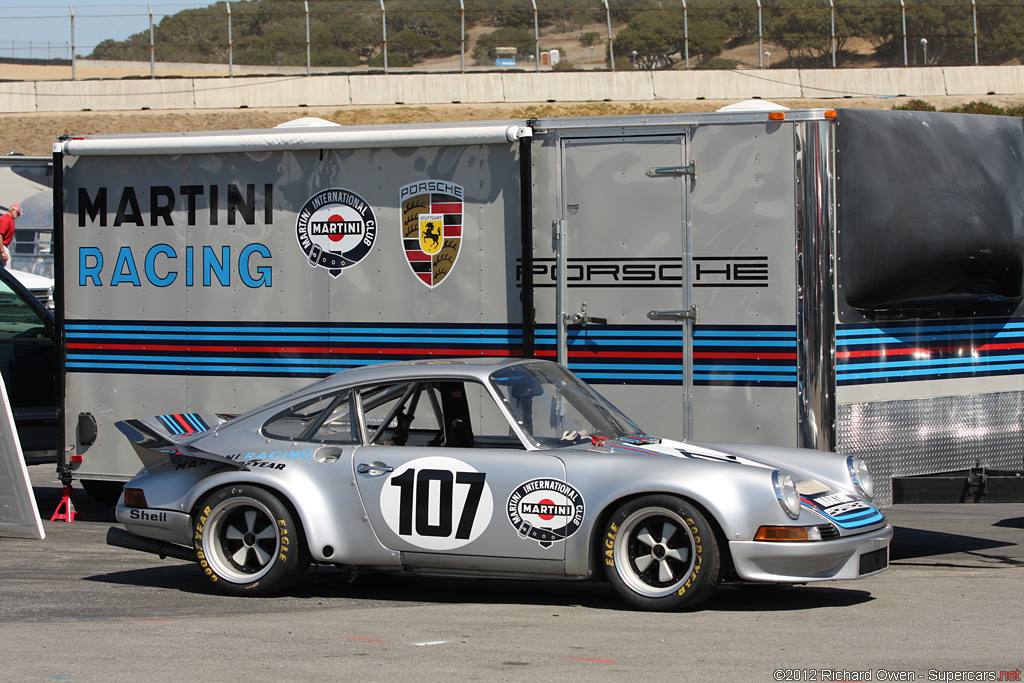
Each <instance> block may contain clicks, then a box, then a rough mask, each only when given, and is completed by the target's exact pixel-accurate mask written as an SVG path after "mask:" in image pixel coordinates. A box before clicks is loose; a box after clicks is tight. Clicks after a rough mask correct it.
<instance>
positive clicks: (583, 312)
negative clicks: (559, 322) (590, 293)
mask: <svg viewBox="0 0 1024 683" xmlns="http://www.w3.org/2000/svg"><path fill="white" fill-rule="evenodd" d="M562 319H563V320H565V322H566V324H567V325H583V326H587V325H607V324H608V318H595V317H593V316H589V315H587V302H586V301H584V302H583V305H582V306H580V312H579V313H563V314H562Z"/></svg>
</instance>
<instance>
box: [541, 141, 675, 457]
mask: <svg viewBox="0 0 1024 683" xmlns="http://www.w3.org/2000/svg"><path fill="white" fill-rule="evenodd" d="M561 154H562V163H561V167H562V169H563V171H562V179H561V180H562V183H561V184H562V196H563V197H564V199H565V201H564V202H560V206H559V211H560V212H561V214H560V216H559V217H558V220H556V221H555V225H554V232H555V242H554V245H555V261H556V263H555V264H554V268H553V269H552V272H554V273H555V274H556V277H555V279H556V283H555V284H556V292H557V293H556V297H555V299H556V303H555V310H556V311H558V312H560V314H559V315H558V316H557V317H558V320H556V321H555V324H556V337H557V355H558V359H559V361H560V362H562V363H564V364H567V365H568V366H569V367H570V368H571V369H572V370H573V371H574V372H576V373H577V374H578V375H579V376H580V377H582V378H583V379H584V380H586V381H587V382H588V383H590V384H594V385H597V388H598V390H599V391H601V392H602V393H603V394H605V395H606V396H607V397H608V398H609V399H610V400H611V401H612V402H615V403H617V404H618V405H619V406H620V407H621V408H622V409H623V410H624V411H625V412H626V413H627V414H628V415H630V416H632V417H633V418H634V419H635V420H636V421H637V422H638V423H639V424H640V425H641V426H645V425H657V424H662V425H664V424H672V425H679V429H678V430H677V431H676V432H674V433H671V434H668V433H666V434H664V436H670V437H674V438H684V437H687V436H689V435H690V433H691V418H690V409H689V397H690V393H691V392H690V387H691V377H692V372H691V368H692V353H691V337H692V332H693V323H694V314H693V311H692V310H691V302H690V287H689V273H690V236H689V220H688V219H689V209H688V201H687V196H688V194H689V191H690V184H691V181H692V168H691V167H689V166H688V164H689V159H688V156H689V155H688V141H687V137H686V136H685V135H671V136H658V137H646V138H586V139H563V141H562V149H561ZM638 389H639V390H638Z"/></svg>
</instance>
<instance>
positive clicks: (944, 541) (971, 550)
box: [889, 519, 1021, 565]
mask: <svg viewBox="0 0 1024 683" xmlns="http://www.w3.org/2000/svg"><path fill="white" fill-rule="evenodd" d="M1020 521H1021V520H1020V519H1016V520H1003V522H997V523H996V524H994V525H993V526H1010V525H1011V524H1016V523H1020ZM1006 523H1010V524H1006ZM894 531H895V533H894V535H893V540H892V545H891V546H890V548H889V560H890V561H891V562H894V563H895V562H901V561H907V560H915V559H920V558H927V557H938V556H942V555H950V554H954V553H964V554H967V555H979V554H980V551H982V550H992V549H994V548H1006V547H1011V546H1015V545H1017V544H1015V543H1010V542H1007V541H997V540H994V539H991V538H981V537H978V536H964V535H962V534H949V533H946V532H943V531H931V530H928V529H914V528H910V527H901V526H897V527H895V530H894ZM984 557H986V558H989V559H993V558H996V559H998V558H999V557H1003V559H1004V560H1005V562H1006V564H1010V565H1016V564H1021V562H1020V561H1018V560H1014V559H1012V558H1010V557H1004V556H998V555H984Z"/></svg>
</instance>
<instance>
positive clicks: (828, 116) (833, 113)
mask: <svg viewBox="0 0 1024 683" xmlns="http://www.w3.org/2000/svg"><path fill="white" fill-rule="evenodd" d="M837 116H839V114H838V112H836V110H835V109H826V110H825V118H826V119H834V118H836V117H837Z"/></svg>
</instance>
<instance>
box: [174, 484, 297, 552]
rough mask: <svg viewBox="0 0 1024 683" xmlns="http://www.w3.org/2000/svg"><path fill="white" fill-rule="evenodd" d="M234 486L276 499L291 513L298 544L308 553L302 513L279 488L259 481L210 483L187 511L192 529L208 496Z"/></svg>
mask: <svg viewBox="0 0 1024 683" xmlns="http://www.w3.org/2000/svg"><path fill="white" fill-rule="evenodd" d="M234 485H238V486H252V487H254V488H258V489H262V490H264V491H266V492H267V493H269V494H271V495H273V496H274V497H275V498H277V499H278V500H279V501H280V502H281V505H284V506H285V508H287V509H288V512H289V513H291V515H292V519H294V520H295V523H296V524H297V525H298V529H297V531H298V533H299V541H300V543H302V544H303V545H304V546H305V550H306V552H307V553H308V552H310V545H309V535H308V534H307V533H306V522H305V520H304V518H303V515H302V513H301V511H300V508H299V507H298V506H297V505H295V503H294V501H292V499H291V497H290V496H288V494H287V493H285V492H284V490H282V489H281V488H279V487H276V486H272V485H270V484H268V483H267V482H265V481H260V480H234V481H221V482H216V483H212V484H211V485H210V486H207V487H204V488H203V489H202V490H201V491H199V492H197V495H196V498H195V500H194V501H193V503H192V507H191V509H190V510H189V516H190V517H191V519H192V526H193V527H194V526H195V524H196V520H197V519H198V516H199V514H200V508H201V507H202V505H203V503H204V502H205V501H206V499H207V498H209V497H210V495H211V494H212V493H213V492H214V491H219V490H220V489H222V488H225V487H228V486H234Z"/></svg>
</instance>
